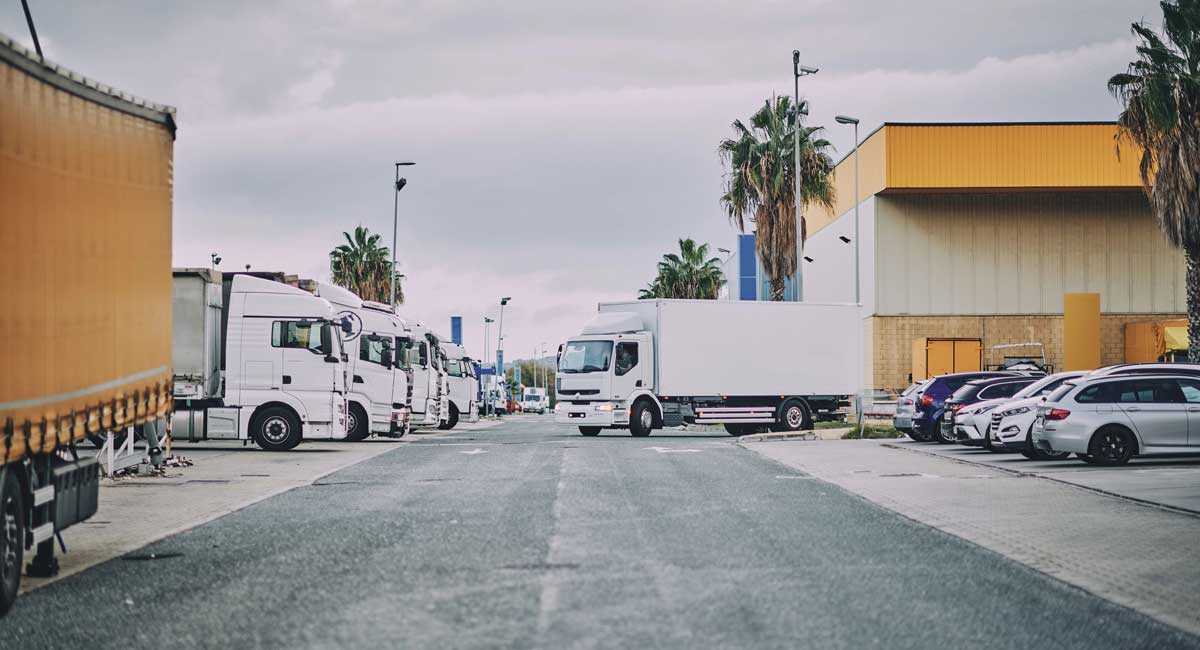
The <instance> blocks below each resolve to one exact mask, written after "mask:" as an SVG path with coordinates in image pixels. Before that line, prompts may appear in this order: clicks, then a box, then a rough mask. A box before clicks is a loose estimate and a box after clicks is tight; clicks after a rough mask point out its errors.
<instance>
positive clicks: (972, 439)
mask: <svg viewBox="0 0 1200 650" xmlns="http://www.w3.org/2000/svg"><path fill="white" fill-rule="evenodd" d="M1037 380H1038V378H1037V377H1032V376H1026V377H988V378H986V379H973V380H971V381H969V382H967V383H966V384H963V386H962V387H961V388H959V389H958V390H956V391H954V394H953V395H951V396H950V399H948V400H946V414H945V415H944V416H943V417H942V426H941V427H939V428H938V432H937V433H938V441H939V442H943V443H946V444H950V443H954V442H959V443H962V444H964V445H967V446H971V447H982V446H983V445H984V438H985V434H986V433H987V426H988V422H989V420H988V418H987V414H988V413H989V412H990V411H991V410H992V409H994V408H996V407H997V406H999V405H1000V404H1003V403H1004V402H1006V401H1007V400H1008V399H1009V398H1011V397H1012V396H1013V395H1016V394H1017V392H1018V391H1020V390H1021V389H1022V388H1025V387H1026V386H1028V385H1030V384H1032V383H1033V382H1035V381H1037Z"/></svg>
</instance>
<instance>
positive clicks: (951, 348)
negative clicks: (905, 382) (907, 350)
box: [912, 338, 983, 381]
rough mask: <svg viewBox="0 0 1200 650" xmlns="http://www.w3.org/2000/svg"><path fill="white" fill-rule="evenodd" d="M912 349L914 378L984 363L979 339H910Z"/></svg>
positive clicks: (969, 368) (960, 369)
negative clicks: (911, 340)
mask: <svg viewBox="0 0 1200 650" xmlns="http://www.w3.org/2000/svg"><path fill="white" fill-rule="evenodd" d="M912 352H913V354H912V376H913V381H921V380H922V379H928V378H930V377H936V376H937V375H945V374H949V373H952V372H972V371H976V370H979V369H980V368H981V367H982V363H983V354H982V352H983V342H982V341H980V340H979V339H934V338H919V339H913V346H912Z"/></svg>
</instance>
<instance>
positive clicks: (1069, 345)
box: [1062, 293, 1100, 370]
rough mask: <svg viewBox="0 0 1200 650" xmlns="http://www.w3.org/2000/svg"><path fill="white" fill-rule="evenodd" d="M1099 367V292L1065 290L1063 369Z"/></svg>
mask: <svg viewBox="0 0 1200 650" xmlns="http://www.w3.org/2000/svg"><path fill="white" fill-rule="evenodd" d="M1099 367H1100V294H1098V293H1067V294H1063V367H1062V370H1092V369H1095V368H1099Z"/></svg>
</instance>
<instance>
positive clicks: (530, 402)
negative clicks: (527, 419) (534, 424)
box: [521, 386, 550, 414]
mask: <svg viewBox="0 0 1200 650" xmlns="http://www.w3.org/2000/svg"><path fill="white" fill-rule="evenodd" d="M548 408H550V399H549V398H548V397H546V389H545V388H542V387H541V386H526V387H525V394H524V395H522V396H521V411H523V412H525V413H539V414H540V413H545V412H546V409H548Z"/></svg>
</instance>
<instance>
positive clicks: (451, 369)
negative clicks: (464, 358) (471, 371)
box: [446, 359, 463, 377]
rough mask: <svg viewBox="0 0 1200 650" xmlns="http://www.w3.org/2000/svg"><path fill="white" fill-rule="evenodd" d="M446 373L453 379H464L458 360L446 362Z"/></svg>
mask: <svg viewBox="0 0 1200 650" xmlns="http://www.w3.org/2000/svg"><path fill="white" fill-rule="evenodd" d="M446 372H448V373H450V376H451V377H462V376H463V372H462V365H461V362H459V360H458V359H448V360H447V361H446Z"/></svg>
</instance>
